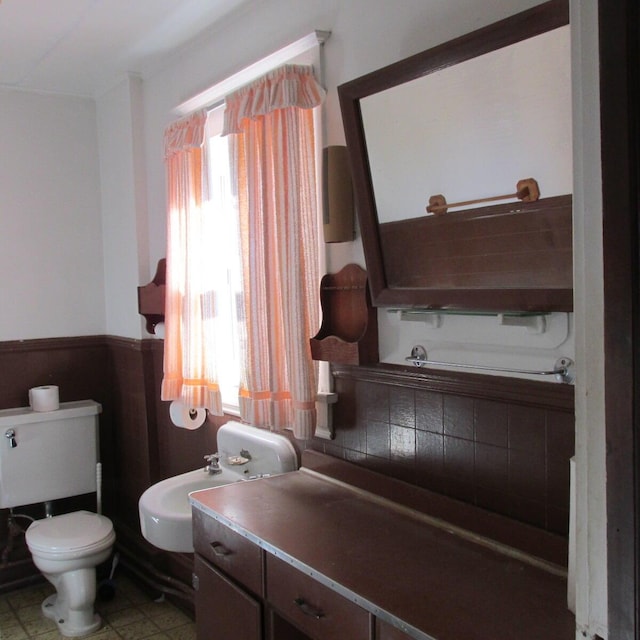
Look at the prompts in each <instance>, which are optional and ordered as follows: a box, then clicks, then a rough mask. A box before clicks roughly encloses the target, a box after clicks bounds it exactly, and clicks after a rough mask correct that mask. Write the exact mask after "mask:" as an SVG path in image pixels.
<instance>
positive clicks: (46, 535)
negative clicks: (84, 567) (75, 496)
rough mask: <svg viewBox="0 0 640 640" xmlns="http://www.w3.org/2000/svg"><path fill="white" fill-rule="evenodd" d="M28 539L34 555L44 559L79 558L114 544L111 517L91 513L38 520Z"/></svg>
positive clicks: (32, 526)
mask: <svg viewBox="0 0 640 640" xmlns="http://www.w3.org/2000/svg"><path fill="white" fill-rule="evenodd" d="M25 539H26V542H27V546H28V547H29V550H30V551H31V552H32V553H35V554H37V555H39V556H41V557H43V558H50V559H60V560H63V559H66V558H77V557H81V556H86V555H90V554H92V553H96V552H99V551H102V550H103V549H105V548H107V547H110V546H111V545H112V544H113V543H114V541H115V532H114V530H113V524H112V522H111V520H109V518H106V517H105V516H102V515H99V514H97V513H91V512H89V511H76V512H73V513H65V514H63V515H60V516H54V517H52V518H45V519H43V520H36V521H35V522H33V523H32V524H31V525H30V526H29V528H28V529H27V532H26V535H25Z"/></svg>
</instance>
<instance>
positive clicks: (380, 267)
mask: <svg viewBox="0 0 640 640" xmlns="http://www.w3.org/2000/svg"><path fill="white" fill-rule="evenodd" d="M567 24H569V3H568V1H567V0H551V1H550V2H545V3H544V4H540V5H538V6H536V7H533V8H532V9H529V10H527V11H523V12H521V13H518V14H515V15H513V16H511V17H509V18H506V19H504V20H501V21H499V22H496V23H494V24H491V25H489V26H487V27H484V28H482V29H479V30H477V31H474V32H472V33H469V34H466V35H463V36H461V37H459V38H456V39H454V40H452V41H449V42H446V43H443V44H441V45H438V46H436V47H434V48H432V49H428V50H426V51H423V52H422V53H418V54H416V55H414V56H411V57H409V58H407V59H405V60H401V61H399V62H397V63H394V64H391V65H389V66H387V67H384V68H382V69H380V70H378V71H374V72H372V73H369V74H367V75H365V76H362V77H360V78H357V79H355V80H352V81H350V82H347V83H345V84H343V85H341V86H339V87H338V95H339V99H340V108H341V111H342V118H343V122H344V127H345V136H346V141H347V148H348V153H349V161H350V164H351V170H352V175H353V182H354V192H355V198H356V205H357V210H358V219H359V224H360V230H361V234H362V244H363V249H364V254H365V260H366V265H367V271H368V276H369V286H370V289H371V297H372V301H373V304H374V305H375V306H381V307H384V306H386V307H393V306H398V307H423V308H439V309H452V310H483V311H496V312H499V311H530V312H533V311H544V312H548V311H571V310H573V287H572V284H571V283H572V270H571V263H572V259H571V255H570V252H571V238H570V234H569V239H568V247H567V241H566V240H565V247H564V256H563V257H562V258H558V264H557V265H556V264H553V265H551V268H553V269H557V270H561V271H562V282H560V284H558V283H550V284H549V286H546V283H545V285H544V286H538V285H536V286H534V287H533V288H532V287H527V286H526V283H525V282H524V280H525V279H526V278H525V277H523V284H522V286H520V283H518V286H515V287H512V286H508V287H502V286H494V285H493V284H492V283H488V285H487V286H486V287H485V286H478V287H475V286H474V287H473V288H471V287H466V288H459V287H443V286H430V285H429V283H428V278H429V276H428V274H427V275H426V276H425V275H423V274H417V275H418V276H419V277H418V279H417V281H419V282H420V284H418V285H417V286H415V287H414V286H411V287H407V286H393V285H392V284H389V282H388V280H387V275H386V273H385V265H384V262H383V251H382V246H383V243H382V241H381V230H380V225H379V223H378V214H377V209H376V201H375V196H374V190H373V184H372V179H371V170H370V166H369V160H368V156H367V145H366V139H365V132H364V126H363V120H362V113H361V108H360V100H361V99H363V98H366V97H367V96H371V95H373V94H375V93H378V92H380V91H384V90H387V89H390V88H392V87H395V86H397V85H400V84H403V83H405V82H409V81H411V80H415V79H417V78H420V77H422V76H426V75H428V74H430V73H433V72H435V71H439V70H442V69H445V68H447V67H450V66H452V65H455V64H459V63H461V62H464V61H466V60H470V59H472V58H475V57H477V56H481V55H483V54H486V53H489V52H491V51H495V50H496V49H500V48H502V47H505V46H508V45H511V44H514V43H517V42H520V41H521V40H525V39H528V38H531V37H534V36H537V35H540V34H543V33H545V32H547V31H550V30H552V29H556V28H559V27H562V26H565V25H567ZM551 201H553V202H551ZM546 202H547V203H548V204H545V201H542V200H541V201H539V202H538V203H528V204H527V205H526V206H527V207H529V206H531V205H534V207H533V208H534V209H536V211H540V208H541V207H545V206H548V208H549V209H552V210H553V215H561V216H562V219H563V221H564V224H565V226H566V224H568V225H569V226H570V225H571V195H566V196H556V197H554V198H548V199H547V201H546ZM510 206H511V207H513V205H497V206H496V205H494V206H493V207H486V208H483V209H482V211H484V212H485V213H500V212H503V211H506V210H507V209H506V208H508V207H510ZM475 211H481V210H480V209H476V210H475ZM565 237H566V229H565ZM406 250H407V251H410V249H406ZM394 251H395V252H396V253H399V252H401V251H403V248H402V247H397V248H394ZM567 251H568V252H569V256H568V257H567V255H566V254H567ZM551 259H552V260H555V259H556V255H555V254H554V253H553V251H552V253H551Z"/></svg>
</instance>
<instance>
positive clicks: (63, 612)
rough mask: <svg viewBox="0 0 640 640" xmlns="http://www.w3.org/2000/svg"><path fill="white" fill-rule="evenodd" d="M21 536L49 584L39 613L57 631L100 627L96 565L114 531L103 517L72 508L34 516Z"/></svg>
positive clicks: (105, 554) (70, 633) (68, 633)
mask: <svg viewBox="0 0 640 640" xmlns="http://www.w3.org/2000/svg"><path fill="white" fill-rule="evenodd" d="M25 539H26V542H27V546H28V547H29V551H30V552H31V555H32V558H33V562H34V564H35V565H36V567H37V568H38V569H39V570H40V572H41V573H42V574H43V575H44V577H45V578H46V579H47V580H48V581H49V582H50V583H51V584H52V585H53V586H54V587H55V589H56V593H55V594H53V595H51V596H49V597H48V598H46V599H45V601H44V602H43V603H42V613H43V615H45V616H46V617H47V618H50V619H51V620H53V621H54V622H55V623H56V625H57V626H58V631H59V632H60V633H61V634H62V635H63V636H68V637H79V636H84V635H87V634H89V633H92V632H93V631H96V630H97V629H99V628H100V625H101V620H100V616H99V615H98V614H97V613H95V612H94V608H93V606H94V601H95V597H96V567H97V565H99V564H100V563H102V562H104V561H106V560H107V559H108V558H109V556H110V555H111V550H112V548H113V544H114V542H115V532H114V530H113V525H112V523H111V520H109V518H106V517H104V516H102V515H98V514H96V513H90V512H89V511H76V512H73V513H66V514H63V515H59V516H54V517H52V518H45V519H43V520H36V521H35V522H33V523H32V524H31V525H30V526H29V528H28V529H27V532H26V535H25Z"/></svg>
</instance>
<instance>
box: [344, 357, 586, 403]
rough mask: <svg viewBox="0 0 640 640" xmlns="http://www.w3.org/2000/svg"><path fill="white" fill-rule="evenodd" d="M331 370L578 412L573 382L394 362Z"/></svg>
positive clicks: (360, 377)
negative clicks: (412, 365) (508, 376)
mask: <svg viewBox="0 0 640 640" xmlns="http://www.w3.org/2000/svg"><path fill="white" fill-rule="evenodd" d="M331 371H332V373H333V375H334V376H335V377H336V378H340V377H343V378H354V379H356V380H360V381H363V382H377V383H382V384H389V385H394V386H400V387H405V388H412V389H421V390H423V391H435V392H438V393H451V394H456V395H462V396H468V397H471V398H482V399H485V400H497V401H499V402H515V403H517V404H519V405H523V406H531V407H540V408H544V409H553V410H560V411H567V412H570V413H573V411H574V387H573V386H572V385H569V384H561V383H554V382H538V381H535V380H524V379H522V378H506V377H503V376H491V375H483V374H478V373H467V372H455V371H439V370H436V369H428V368H420V369H418V368H417V367H415V368H411V367H404V366H401V365H393V364H377V365H371V366H367V367H364V366H360V367H355V366H349V365H332V367H331Z"/></svg>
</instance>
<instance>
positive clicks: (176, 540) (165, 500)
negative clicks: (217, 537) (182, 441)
mask: <svg viewBox="0 0 640 640" xmlns="http://www.w3.org/2000/svg"><path fill="white" fill-rule="evenodd" d="M243 479H244V478H243V477H242V476H241V475H240V474H239V473H237V472H234V471H230V470H229V469H225V468H223V469H222V471H221V473H217V474H215V475H209V474H208V473H207V472H206V471H203V470H202V469H196V470H195V471H188V472H187V473H182V474H180V475H178V476H173V477H172V478H167V479H166V480H162V481H160V482H157V483H156V484H154V485H152V486H150V487H149V488H148V489H147V490H146V491H145V492H144V493H143V494H142V496H141V497H140V502H139V504H138V507H139V512H140V528H141V529H142V535H143V536H144V537H145V539H146V540H148V541H149V542H150V543H151V544H152V545H154V546H156V547H158V548H159V549H164V550H165V551H179V552H183V553H193V540H192V527H191V505H190V504H189V494H190V493H191V492H192V491H199V490H200V489H210V488H212V487H220V486H222V485H225V484H230V483H232V482H240V481H242V480H243Z"/></svg>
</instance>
